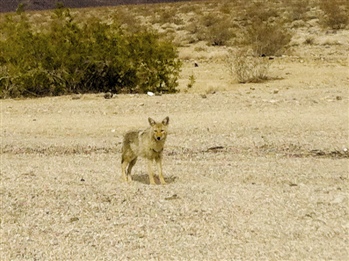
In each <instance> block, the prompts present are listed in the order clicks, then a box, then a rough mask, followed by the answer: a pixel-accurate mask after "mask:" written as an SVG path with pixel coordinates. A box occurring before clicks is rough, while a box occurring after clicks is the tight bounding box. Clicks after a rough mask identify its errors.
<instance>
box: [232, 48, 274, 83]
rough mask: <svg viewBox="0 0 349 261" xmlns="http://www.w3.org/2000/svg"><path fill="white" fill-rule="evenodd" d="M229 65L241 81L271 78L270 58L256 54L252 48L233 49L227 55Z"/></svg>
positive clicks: (261, 80)
mask: <svg viewBox="0 0 349 261" xmlns="http://www.w3.org/2000/svg"><path fill="white" fill-rule="evenodd" d="M227 65H228V67H229V70H230V72H231V74H232V75H233V77H234V78H236V80H237V81H238V82H239V83H251V82H253V83H259V82H263V81H266V80H268V79H269V77H268V72H269V67H270V61H269V59H268V58H266V57H258V56H256V55H254V51H253V50H252V49H247V48H241V49H238V50H237V51H235V52H232V51H231V52H230V53H229V55H228V57H227Z"/></svg>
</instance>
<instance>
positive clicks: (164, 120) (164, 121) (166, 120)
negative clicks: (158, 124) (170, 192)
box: [162, 116, 170, 125]
mask: <svg viewBox="0 0 349 261" xmlns="http://www.w3.org/2000/svg"><path fill="white" fill-rule="evenodd" d="M169 122H170V118H169V117H168V116H167V117H166V118H165V119H163V120H162V124H164V125H168V123H169Z"/></svg>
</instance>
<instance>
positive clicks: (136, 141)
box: [121, 117, 169, 185]
mask: <svg viewBox="0 0 349 261" xmlns="http://www.w3.org/2000/svg"><path fill="white" fill-rule="evenodd" d="M148 121H149V124H150V127H149V128H147V129H145V130H143V131H131V132H127V133H126V134H125V136H124V141H123V145H122V156H121V171H122V176H123V179H124V180H125V181H131V180H132V177H131V170H132V168H133V166H134V165H135V164H136V161H137V158H138V157H139V156H140V157H143V158H146V159H147V160H148V174H149V181H150V184H153V185H154V184H155V180H154V173H153V169H152V165H153V161H155V162H156V164H157V167H158V172H159V173H158V174H159V179H160V182H161V184H166V182H165V179H164V176H163V173H162V152H163V149H164V145H165V141H166V138H167V127H168V123H169V117H166V118H165V119H163V121H162V122H161V123H157V122H155V121H154V120H153V119H151V118H148Z"/></svg>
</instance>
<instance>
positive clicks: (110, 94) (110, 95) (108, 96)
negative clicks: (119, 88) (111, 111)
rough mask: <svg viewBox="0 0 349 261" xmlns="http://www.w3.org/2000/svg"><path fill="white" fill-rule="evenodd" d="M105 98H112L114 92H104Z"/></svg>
mask: <svg viewBox="0 0 349 261" xmlns="http://www.w3.org/2000/svg"><path fill="white" fill-rule="evenodd" d="M104 98H105V99H111V98H113V93H111V92H106V93H105V94H104Z"/></svg>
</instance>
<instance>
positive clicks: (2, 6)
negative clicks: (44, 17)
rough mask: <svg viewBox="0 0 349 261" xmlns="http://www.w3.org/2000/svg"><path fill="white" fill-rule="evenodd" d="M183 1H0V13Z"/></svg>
mask: <svg viewBox="0 0 349 261" xmlns="http://www.w3.org/2000/svg"><path fill="white" fill-rule="evenodd" d="M183 1H185V0H0V13H4V12H14V11H16V9H17V7H18V5H19V4H24V5H25V8H24V9H25V10H46V9H54V8H55V7H56V4H57V3H63V4H64V6H65V7H69V8H83V7H97V6H116V5H125V4H147V3H169V2H183ZM187 1H188V0H187Z"/></svg>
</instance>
